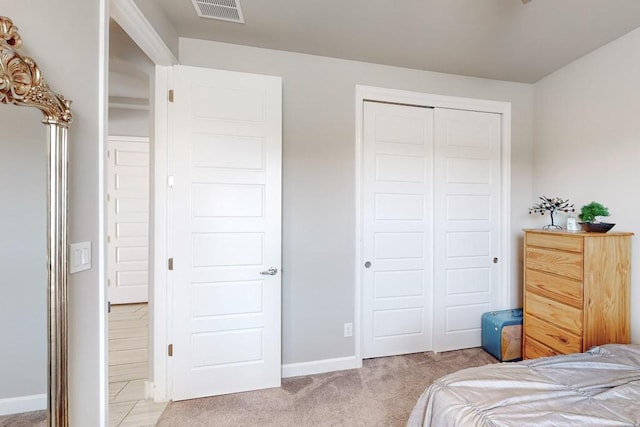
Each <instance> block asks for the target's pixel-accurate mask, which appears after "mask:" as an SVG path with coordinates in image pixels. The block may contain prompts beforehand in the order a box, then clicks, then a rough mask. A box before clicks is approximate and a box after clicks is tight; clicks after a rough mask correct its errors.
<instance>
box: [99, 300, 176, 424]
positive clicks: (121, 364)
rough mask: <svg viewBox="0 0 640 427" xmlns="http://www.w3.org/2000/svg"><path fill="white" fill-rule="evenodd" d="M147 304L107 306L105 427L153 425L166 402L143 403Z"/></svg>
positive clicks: (147, 323)
mask: <svg viewBox="0 0 640 427" xmlns="http://www.w3.org/2000/svg"><path fill="white" fill-rule="evenodd" d="M148 319H149V318H148V307H147V304H126V305H113V306H111V313H109V426H110V427H143V426H153V425H155V424H156V422H157V421H158V418H160V415H161V414H162V411H164V409H165V407H166V406H167V403H154V402H153V401H151V400H145V382H146V381H147V379H148V378H149V377H148V370H149V367H148V358H147V351H148V348H147V347H148V340H147V335H148V327H149V320H148Z"/></svg>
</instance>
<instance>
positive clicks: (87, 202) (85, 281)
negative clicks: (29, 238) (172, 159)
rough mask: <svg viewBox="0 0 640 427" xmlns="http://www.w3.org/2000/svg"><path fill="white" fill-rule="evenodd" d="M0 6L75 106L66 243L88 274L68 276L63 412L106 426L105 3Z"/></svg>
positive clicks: (51, 0) (80, 0)
mask: <svg viewBox="0 0 640 427" xmlns="http://www.w3.org/2000/svg"><path fill="white" fill-rule="evenodd" d="M2 7H3V10H2V13H3V15H5V16H8V17H10V18H11V19H13V21H14V23H15V24H16V25H17V26H18V28H19V29H20V34H21V36H22V38H23V41H24V49H23V50H24V53H26V54H28V55H29V56H32V57H33V58H34V59H35V60H36V61H37V63H38V65H40V68H41V69H42V71H43V75H44V77H45V79H46V80H47V82H48V83H49V84H50V85H51V87H52V88H54V89H55V90H56V91H57V92H60V93H62V94H64V95H65V96H66V97H67V98H69V99H71V100H72V101H73V104H72V109H73V112H74V115H75V119H74V122H73V124H72V127H71V129H70V131H69V162H70V164H69V241H70V242H79V241H87V240H89V241H92V242H93V268H92V269H90V270H87V271H83V272H81V273H78V274H74V275H71V276H70V277H69V346H70V348H69V350H70V353H69V363H70V369H69V371H68V374H69V387H70V395H69V398H70V402H69V405H70V406H69V409H70V416H71V425H72V426H98V425H100V424H101V423H102V421H103V420H104V421H105V422H106V418H105V416H104V415H105V413H104V412H102V413H101V411H104V406H103V407H102V408H101V405H103V404H104V403H105V402H106V396H105V394H104V393H105V391H106V384H105V378H106V376H105V375H104V374H105V363H106V361H105V357H106V353H105V345H106V342H105V336H104V330H103V329H104V322H105V315H104V312H105V310H104V288H103V286H104V280H103V277H101V276H100V274H99V268H98V264H99V263H100V262H101V260H100V259H99V246H100V245H99V243H100V240H99V236H100V235H101V234H102V233H101V229H100V221H99V216H100V214H101V212H100V201H101V198H102V188H100V185H99V177H100V171H101V164H100V159H101V150H102V148H103V147H102V146H101V144H103V140H104V132H105V127H106V125H105V124H104V123H102V122H101V114H100V107H101V105H106V104H105V99H102V98H101V96H100V88H101V87H102V86H103V85H104V82H103V81H102V80H101V77H100V74H99V73H100V65H99V64H100V56H101V49H102V48H101V45H100V44H101V40H100V37H101V34H100V27H101V25H102V22H101V20H102V19H103V18H106V13H105V11H106V3H105V2H104V0H100V1H85V0H22V1H15V2H3V4H2ZM101 15H104V17H102V16H101ZM78 17H82V19H78ZM105 25H106V22H105ZM105 28H106V26H105ZM105 74H106V70H105ZM2 107H3V108H5V106H2ZM6 108H11V107H6ZM0 121H1V123H2V128H3V130H5V129H10V128H11V127H14V126H16V125H19V124H20V123H21V122H13V121H9V120H7V119H6V118H5V116H4V115H2V116H0ZM33 126H38V123H36V124H34V125H33ZM40 126H42V125H40ZM43 127H44V126H43ZM42 140H43V141H44V136H43V137H42Z"/></svg>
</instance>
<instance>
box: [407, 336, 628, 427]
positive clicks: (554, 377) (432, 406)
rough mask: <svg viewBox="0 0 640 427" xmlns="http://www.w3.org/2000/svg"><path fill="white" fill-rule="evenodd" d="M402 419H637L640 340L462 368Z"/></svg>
mask: <svg viewBox="0 0 640 427" xmlns="http://www.w3.org/2000/svg"><path fill="white" fill-rule="evenodd" d="M407 426H411V427H414V426H433V427H446V426H517V427H520V426H536V427H538V426H553V427H559V426H572V427H573V426H603V427H604V426H640V345H618V344H609V345H604V346H599V347H594V348H592V349H591V350H589V351H588V352H586V353H578V354H571V355H565V356H555V357H545V358H540V359H532V360H526V361H523V362H518V363H501V364H495V365H487V366H482V367H478V368H470V369H463V370H461V371H458V372H455V373H453V374H449V375H447V376H444V377H442V378H440V379H438V380H436V381H435V382H434V383H433V384H432V385H431V386H429V387H428V388H427V389H426V391H425V392H424V393H423V394H422V396H421V397H420V399H419V400H418V403H417V404H416V406H415V407H414V409H413V411H412V413H411V416H410V418H409V421H408V422H407Z"/></svg>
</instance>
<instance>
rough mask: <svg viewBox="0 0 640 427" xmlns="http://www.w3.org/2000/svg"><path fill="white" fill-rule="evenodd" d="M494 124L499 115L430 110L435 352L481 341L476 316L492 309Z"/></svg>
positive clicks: (496, 241) (496, 228) (496, 209)
mask: <svg viewBox="0 0 640 427" xmlns="http://www.w3.org/2000/svg"><path fill="white" fill-rule="evenodd" d="M500 128H501V127H500V115H499V114H492V113H483V112H473V111H461V110H448V109H436V110H435V141H434V147H435V149H434V155H435V158H436V161H435V170H434V185H435V189H434V192H435V200H436V203H435V211H434V212H435V233H434V234H435V247H436V248H438V250H436V251H435V269H434V273H435V283H436V286H435V288H434V298H435V309H434V319H435V320H434V328H435V331H434V349H435V350H437V351H448V350H454V349H459V348H467V347H475V346H479V345H480V332H481V331H480V326H481V325H480V320H481V315H482V313H484V312H486V311H491V310H494V309H496V308H497V306H498V298H499V289H500V286H499V285H500V283H499V280H500V277H499V268H498V264H496V263H494V257H497V256H498V255H499V254H500V246H499V245H500V145H501V136H500ZM496 261H499V260H497V259H496Z"/></svg>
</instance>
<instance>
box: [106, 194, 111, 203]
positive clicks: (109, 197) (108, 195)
mask: <svg viewBox="0 0 640 427" xmlns="http://www.w3.org/2000/svg"><path fill="white" fill-rule="evenodd" d="M110 201H111V195H110V194H107V202H110Z"/></svg>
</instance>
